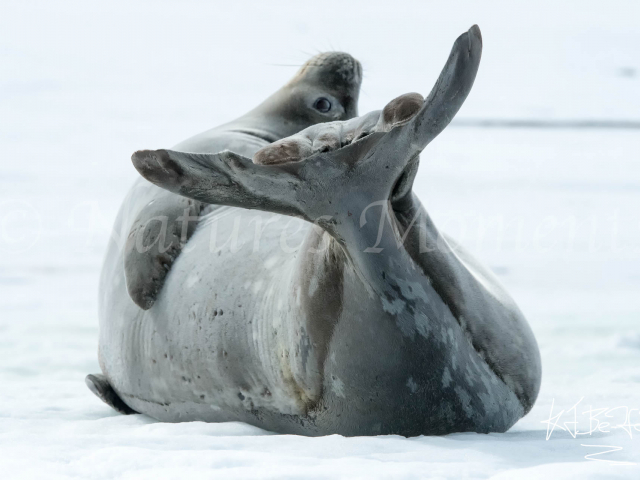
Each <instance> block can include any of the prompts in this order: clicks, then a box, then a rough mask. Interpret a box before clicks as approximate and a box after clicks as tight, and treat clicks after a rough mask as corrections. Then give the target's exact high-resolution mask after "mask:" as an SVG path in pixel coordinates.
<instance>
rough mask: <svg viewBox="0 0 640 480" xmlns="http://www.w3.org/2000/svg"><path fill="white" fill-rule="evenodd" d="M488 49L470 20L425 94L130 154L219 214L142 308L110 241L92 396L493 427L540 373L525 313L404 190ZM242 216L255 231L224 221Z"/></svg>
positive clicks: (346, 419) (428, 427) (162, 182)
mask: <svg viewBox="0 0 640 480" xmlns="http://www.w3.org/2000/svg"><path fill="white" fill-rule="evenodd" d="M481 49H482V40H481V36H480V30H479V29H478V27H477V26H474V27H472V28H471V29H470V30H469V31H468V32H466V33H464V34H463V35H461V36H460V37H459V38H458V39H457V40H456V42H455V44H454V46H453V50H452V52H451V54H450V56H449V59H448V61H447V63H446V65H445V67H444V69H443V71H442V73H441V74H440V77H439V78H438V80H437V82H436V85H435V87H434V88H433V90H432V91H431V93H430V95H429V96H428V97H427V98H426V100H425V99H423V98H422V96H421V95H419V94H407V95H403V96H401V97H398V98H396V99H395V100H392V101H391V102H390V103H389V104H387V105H386V106H385V108H384V109H383V110H382V111H377V112H371V113H369V114H367V115H364V116H362V117H359V118H354V119H351V120H348V121H345V122H342V121H338V122H331V123H325V124H319V125H314V126H311V127H309V128H307V129H305V130H303V131H301V132H299V133H297V134H295V135H293V136H291V137H289V138H285V139H282V140H279V141H276V142H274V143H272V144H270V145H267V146H265V147H264V148H262V149H260V150H259V151H257V152H254V155H253V161H252V160H250V159H249V158H246V157H245V156H244V155H243V154H238V153H233V152H229V151H225V152H221V153H216V154H206V153H205V154H198V153H185V152H178V151H171V150H157V151H140V152H136V153H135V154H134V155H133V157H132V161H133V163H134V166H135V167H136V169H137V170H138V171H139V172H140V173H141V175H142V176H143V177H144V178H146V179H147V180H149V181H151V182H152V183H154V184H155V185H158V186H159V187H162V188H164V189H166V190H168V191H170V192H173V193H176V194H179V195H181V196H184V197H186V198H190V199H192V200H194V201H197V202H202V203H205V204H215V205H224V207H219V208H217V209H215V210H213V211H211V212H209V213H207V212H204V211H203V213H202V214H201V219H200V221H199V222H198V224H197V227H195V228H194V232H193V233H192V235H191V237H190V239H189V241H188V243H187V245H186V247H185V248H184V249H183V252H182V253H181V254H180V256H178V257H176V259H175V261H174V264H173V266H172V268H171V270H170V272H169V273H168V274H167V276H166V279H165V284H164V286H163V287H162V289H161V290H160V291H159V293H158V295H157V298H156V301H155V303H154V305H153V306H152V307H151V308H149V309H148V310H142V309H141V308H139V307H138V306H137V305H136V304H135V303H134V302H133V301H132V300H131V299H130V298H129V295H128V292H127V288H126V286H125V279H124V277H125V272H124V267H123V255H124V252H123V250H122V249H120V250H119V249H118V248H117V247H116V246H113V245H112V246H111V249H110V251H109V254H108V256H107V259H106V263H105V267H104V271H103V274H102V280H101V292H100V302H101V309H100V347H99V358H100V364H101V368H102V371H103V375H99V376H89V377H88V384H89V386H90V387H91V388H92V390H94V392H96V393H97V394H98V395H99V396H100V397H101V398H102V399H103V400H105V401H106V402H107V403H109V404H110V405H112V406H113V407H114V408H116V409H118V410H119V411H122V412H124V413H130V412H133V411H135V412H141V413H145V414H147V415H150V416H151V417H154V418H156V419H159V420H162V421H170V422H181V421H208V422H223V421H243V422H247V423H250V424H253V425H256V426H259V427H262V428H265V429H268V430H272V431H276V432H283V433H295V434H303V435H325V434H334V433H337V434H342V435H377V434H400V435H405V436H412V435H420V434H445V433H451V432H460V431H474V432H503V431H506V430H507V429H508V428H509V427H511V426H512V425H513V424H514V423H515V422H516V421H517V420H518V419H519V418H521V417H522V416H523V415H525V414H526V413H527V412H528V411H529V410H530V409H531V407H532V406H533V403H534V402H535V400H536V397H537V394H538V390H539V386H540V375H541V367H540V356H539V352H538V347H537V344H536V341H535V338H534V337H533V334H532V332H531V330H530V328H529V326H528V324H527V322H526V320H525V319H524V317H523V316H522V314H521V313H520V311H519V310H518V308H517V306H516V305H515V304H514V302H513V300H511V298H510V297H509V295H508V294H507V293H506V292H505V290H504V289H503V287H502V286H501V285H500V284H499V283H498V281H497V280H496V278H495V277H494V276H493V275H492V274H491V273H490V272H489V271H488V269H486V268H485V267H483V266H482V265H480V264H479V263H478V262H477V261H476V260H474V259H473V257H472V256H471V255H470V254H469V253H467V252H466V251H464V250H463V249H461V248H460V247H458V246H454V245H455V244H454V243H452V241H451V240H450V239H448V238H447V237H445V236H443V235H442V234H441V233H440V232H439V230H438V229H437V227H436V226H435V225H434V223H433V222H432V221H431V219H430V218H429V215H428V214H427V212H426V211H425V210H424V208H423V207H422V205H421V204H420V201H419V200H418V198H417V197H416V196H415V194H414V193H413V192H412V185H413V179H414V177H415V174H416V172H417V169H418V161H419V157H418V155H419V154H420V152H421V151H422V150H423V149H424V148H425V147H426V145H427V144H428V143H429V142H430V141H431V140H433V139H434V138H435V137H436V136H437V135H438V134H439V133H440V132H441V131H442V130H443V129H444V128H445V127H446V126H447V125H448V124H449V122H450V121H451V119H452V118H453V117H454V115H455V114H456V113H457V111H458V110H459V108H460V107H461V105H462V103H463V102H464V100H465V99H466V97H467V95H468V93H469V91H470V89H471V87H472V85H473V81H474V79H475V76H476V72H477V69H478V66H479V62H480V54H481ZM129 202H132V201H131V200H129ZM136 205H137V203H136ZM130 208H133V207H132V206H131V205H130V204H127V203H125V206H124V207H123V211H124V210H127V209H130ZM136 208H139V207H136ZM247 209H251V210H247ZM249 214H250V215H251V216H250V217H247V218H251V220H250V221H253V222H254V224H253V226H254V227H255V225H260V228H257V227H255V228H249V227H248V226H247V225H248V224H242V222H241V221H236V220H233V218H234V217H235V218H239V217H240V216H242V215H245V216H248V215H249ZM281 220H282V222H281ZM241 226H242V227H243V228H240V227H241ZM272 227H273V228H272ZM285 231H286V232H287V234H286V235H284V233H283V232H285ZM220 232H224V233H225V234H226V237H227V243H225V246H224V248H221V247H219V245H218V244H217V240H216V239H217V236H216V234H218V233H220ZM256 232H258V233H259V234H260V235H257V233H256ZM213 240H216V241H215V242H214V241H213ZM214 244H215V245H214ZM292 245H297V246H298V248H292ZM227 247H228V248H227Z"/></svg>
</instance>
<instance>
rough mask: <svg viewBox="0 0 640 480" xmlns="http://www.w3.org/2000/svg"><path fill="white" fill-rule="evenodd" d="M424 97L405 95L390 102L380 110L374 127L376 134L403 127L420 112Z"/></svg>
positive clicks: (412, 94)
mask: <svg viewBox="0 0 640 480" xmlns="http://www.w3.org/2000/svg"><path fill="white" fill-rule="evenodd" d="M423 105H424V97H423V96H422V95H420V94H419V93H405V94H404V95H400V96H399V97H397V98H394V99H393V100H391V101H390V102H389V103H387V105H386V106H385V107H384V108H383V109H382V114H381V115H380V120H379V121H378V125H377V126H376V131H378V132H390V131H391V130H392V129H393V128H395V127H399V126H400V125H405V124H406V123H408V122H409V120H411V119H412V118H413V117H415V116H416V114H417V113H418V112H419V111H420V109H421V108H422V106H423Z"/></svg>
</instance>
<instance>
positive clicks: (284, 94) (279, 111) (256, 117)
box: [225, 85, 311, 143]
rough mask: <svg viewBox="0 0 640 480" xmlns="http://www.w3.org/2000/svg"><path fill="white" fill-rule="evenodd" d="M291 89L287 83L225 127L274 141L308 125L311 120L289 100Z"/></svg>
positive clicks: (270, 141)
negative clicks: (304, 116) (302, 114)
mask: <svg viewBox="0 0 640 480" xmlns="http://www.w3.org/2000/svg"><path fill="white" fill-rule="evenodd" d="M289 90H290V88H289V86H288V85H285V86H284V87H283V88H281V89H280V90H278V91H277V92H275V93H274V94H273V95H271V96H270V97H269V98H267V99H266V100H265V101H264V102H262V103H261V104H260V105H258V106H257V107H255V108H254V109H252V110H251V111H249V112H247V113H245V114H244V115H242V116H241V117H239V118H237V119H235V120H233V121H231V122H230V123H228V124H226V125H225V129H232V130H237V131H242V132H244V133H248V134H249V135H253V136H256V137H258V138H262V139H264V140H266V141H267V142H269V143H272V142H275V141H276V140H280V139H281V138H285V137H289V136H291V135H294V134H296V133H298V132H299V131H300V130H303V129H304V128H306V127H308V126H309V125H310V124H311V121H310V120H309V119H306V118H303V116H301V114H300V112H299V111H296V110H295V109H294V108H293V105H292V103H291V102H293V100H289V101H287V98H288V97H290V96H291V92H290V91H289Z"/></svg>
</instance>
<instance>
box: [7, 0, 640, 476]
mask: <svg viewBox="0 0 640 480" xmlns="http://www.w3.org/2000/svg"><path fill="white" fill-rule="evenodd" d="M479 3H480V2H472V1H468V2H424V1H416V2H404V1H399V0H395V1H393V2H391V1H387V2H373V1H367V2H345V1H322V2H313V3H307V2H299V1H288V2H278V1H269V2H260V3H255V4H249V3H246V2H240V1H235V2H229V3H228V2H220V3H215V2H205V1H203V2H175V3H169V2H163V1H162V2H148V3H142V2H130V1H126V2H125V1H121V0H118V1H115V0H111V1H109V2H98V3H96V2H70V1H64V2H44V1H43V2H37V1H32V2H11V1H3V2H2V4H1V5H0V162H2V163H1V166H0V205H2V213H1V214H0V478H70V477H83V478H220V477H224V478H247V477H261V478H276V477H277V478H282V477H290V478H299V477H303V478H317V477H320V478H324V477H330V476H340V477H345V478H347V477H349V478H350V477H355V478H358V477H361V478H371V477H385V478H387V477H407V478H464V477H472V478H487V477H495V478H508V479H512V478H640V477H639V476H640V466H639V465H640V426H638V427H634V426H630V424H640V412H639V411H638V409H640V326H639V323H638V321H639V320H640V294H639V293H638V292H640V155H639V152H640V131H639V130H637V129H636V130H634V129H626V130H616V129H501V128H492V129H488V128H484V129H483V128H470V127H462V126H461V123H458V127H456V126H455V124H454V125H452V126H451V127H450V128H449V129H447V130H446V131H445V132H444V133H443V134H442V135H441V136H440V137H439V138H438V139H437V140H436V141H435V142H434V143H433V144H432V145H430V146H429V147H428V149H427V150H426V151H425V153H424V154H423V157H422V158H423V161H422V166H421V170H420V173H419V177H418V179H417V182H416V190H417V192H418V194H419V196H420V197H421V198H422V200H423V203H424V204H425V206H426V207H427V209H428V210H429V212H430V213H431V214H432V216H433V217H434V219H435V221H436V222H437V223H438V225H439V226H440V227H441V228H442V229H443V230H445V231H447V232H448V233H450V234H451V235H452V236H454V237H455V238H457V239H458V240H459V241H460V242H461V243H463V244H464V245H465V246H466V247H467V248H469V249H470V250H471V251H472V252H474V253H475V254H476V255H477V256H478V257H479V258H481V259H482V260H483V261H485V262H486V263H488V264H489V265H490V266H491V268H492V269H493V270H494V271H495V272H496V273H497V274H498V275H499V276H500V278H501V280H502V281H503V282H504V283H505V284H506V286H507V287H508V289H509V291H510V292H511V293H512V294H513V296H514V297H515V299H516V300H517V301H518V303H519V305H520V306H521V308H522V310H523V311H524V312H525V315H526V316H527V318H528V319H529V321H530V323H531V325H532V328H533V330H534V332H535V334H536V337H537V339H538V342H539V345H540V349H541V353H542V362H543V381H542V389H541V392H540V396H539V398H538V401H537V404H536V406H535V407H534V409H533V410H532V411H531V413H530V414H529V415H528V416H526V417H525V418H524V419H522V420H521V421H520V422H519V423H518V424H516V425H515V426H514V427H513V428H512V429H511V430H510V431H509V432H508V433H506V434H491V435H477V434H456V435H448V436H445V437H419V438H410V439H405V438H402V437H395V436H390V437H370V438H343V437H340V436H329V437H323V438H305V437H297V436H290V435H289V436H287V435H274V434H272V433H270V432H265V431H262V430H260V429H257V428H254V427H251V426H248V425H244V424H236V423H231V424H204V423H187V424H162V423H158V422H155V421H154V420H152V419H150V418H148V417H145V416H141V415H135V416H121V415H118V414H117V413H115V412H114V411H112V410H110V409H109V408H108V407H107V406H106V405H104V404H102V403H101V402H100V401H98V400H97V399H96V398H95V397H94V396H93V395H92V394H91V393H90V392H89V390H88V389H87V388H86V387H85V385H84V382H83V377H84V376H85V374H87V373H93V372H98V371H99V367H98V365H97V360H96V347H97V283H98V274H99V269H100V264H101V261H102V255H103V253H104V251H105V246H106V243H107V241H108V238H109V235H110V229H111V225H112V222H113V219H114V217H115V213H116V210H117V208H118V207H119V205H120V202H121V201H122V199H123V197H124V195H125V192H126V191H127V189H128V187H129V185H130V184H131V183H132V182H133V180H134V179H135V178H136V173H135V171H134V170H133V168H132V167H131V164H130V162H129V160H128V159H129V156H130V155H131V153H132V152H133V151H135V150H137V149H140V148H161V147H169V146H171V145H173V144H175V143H177V142H178V141H180V140H182V139H184V138H186V137H187V136H189V135H191V134H194V133H197V132H200V131H202V130H205V129H207V128H210V127H212V126H215V125H217V124H219V123H221V122H223V121H225V120H229V119H231V118H233V117H235V116H237V115H238V114H240V113H242V112H244V111H246V110H248V109H249V108H250V107H252V106H254V105H255V104H256V103H258V102H259V101H260V100H261V99H263V98H264V97H265V96H266V95H267V94H269V93H270V92H272V91H273V90H275V89H277V88H278V87H279V86H280V85H281V84H282V83H283V82H284V81H285V80H287V79H288V78H289V77H290V76H291V75H292V74H293V72H294V71H295V69H296V67H294V66H286V65H299V64H301V63H302V62H303V61H304V60H305V59H306V58H308V56H309V55H311V54H313V53H315V52H316V51H318V50H327V49H342V50H345V51H349V52H350V53H352V54H353V55H354V56H356V57H357V58H359V59H360V60H361V61H362V63H363V64H364V68H365V82H364V85H363V94H362V97H361V102H360V106H361V112H366V111H369V110H371V109H375V108H380V107H381V106H383V105H384V104H385V103H386V101H388V100H389V99H391V98H393V97H394V96H396V95H398V94H401V93H405V92H407V91H416V90H418V91H421V92H422V93H427V92H428V91H429V89H430V88H431V85H432V83H433V81H434V80H435V78H436V76H437V74H438V72H439V70H440V68H441V67H442V65H443V64H444V61H445V60H446V58H447V55H448V52H449V49H450V47H451V44H452V43H453V40H454V39H455V37H456V36H457V35H458V34H460V33H462V32H463V31H465V30H466V29H467V28H468V27H469V26H470V25H472V24H473V23H478V24H479V25H480V27H481V28H482V31H483V37H484V47H485V49H484V53H483V61H482V64H481V67H480V73H479V76H478V80H477V82H476V85H475V87H474V90H473V92H472V93H471V96H470V98H469V100H468V101H467V103H466V104H465V106H464V107H463V109H462V110H461V112H460V115H459V118H460V119H467V120H473V119H487V118H488V119H534V120H559V121H562V120H626V121H636V122H637V121H640V50H639V49H638V45H640V29H639V28H638V19H640V3H639V2H637V1H633V0H630V1H607V2H587V1H580V2H543V1H536V2H526V4H525V2H519V3H518V4H516V3H515V2H506V1H505V2H492V3H488V2H482V5H481V6H480V5H478V4H479ZM283 65H285V66H283ZM501 225H502V226H501ZM577 402H580V403H579V404H578V405H577V407H575V408H574V409H573V410H571V408H572V407H573V406H574V405H575V404H576V403H577ZM552 407H553V415H554V416H555V415H557V414H558V413H560V412H562V411H564V413H562V416H561V417H559V421H558V426H557V427H556V428H555V430H553V431H552V432H551V434H550V436H549V435H548V429H547V424H546V423H544V422H545V421H547V420H549V417H550V411H551V408H552ZM590 407H592V414H591V415H592V416H593V417H595V418H592V419H591V428H590V418H589V413H586V414H585V413H584V412H585V411H587V410H589V408H590ZM625 407H626V408H628V409H636V410H634V411H631V412H630V414H629V415H627V413H629V412H625ZM614 408H617V409H616V410H613V409H614ZM601 409H609V410H607V411H603V410H601ZM574 414H575V418H574ZM598 415H599V416H598ZM605 415H607V416H608V417H610V418H605ZM627 418H628V421H627V422H626V423H627V426H626V427H625V419H627ZM598 420H599V421H600V422H601V423H598ZM565 422H567V423H565ZM569 422H577V423H569ZM604 422H608V423H609V425H608V426H606V425H605V424H604ZM576 426H577V429H578V431H579V432H582V433H584V434H583V435H576V436H575V438H574V436H573V435H572V433H574V432H575V428H576ZM561 427H562V428H564V430H562V429H561ZM615 427H619V428H615ZM623 427H624V428H623ZM590 430H591V432H590ZM584 445H595V446H584ZM614 447H620V448H621V449H618V450H617V451H612V452H611V453H607V454H603V455H600V456H594V457H591V459H589V458H585V457H586V456H587V455H589V454H594V453H598V452H601V451H605V450H612V449H614ZM597 460H601V461H597ZM604 460H606V461H604ZM611 462H628V463H635V464H618V463H611Z"/></svg>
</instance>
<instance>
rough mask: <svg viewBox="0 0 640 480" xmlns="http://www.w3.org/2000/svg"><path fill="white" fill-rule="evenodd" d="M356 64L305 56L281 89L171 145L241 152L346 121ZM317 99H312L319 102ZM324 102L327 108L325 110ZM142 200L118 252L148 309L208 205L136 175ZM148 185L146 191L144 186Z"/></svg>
mask: <svg viewBox="0 0 640 480" xmlns="http://www.w3.org/2000/svg"><path fill="white" fill-rule="evenodd" d="M361 82H362V67H361V66H360V64H359V63H358V61H357V60H355V59H354V58H353V57H352V56H351V55H349V54H346V53H342V52H327V53H321V54H319V55H316V56H315V57H313V58H311V59H310V60H309V61H307V62H306V63H305V64H304V65H303V66H302V68H300V70H299V71H298V72H297V73H296V75H295V76H294V77H293V78H292V79H291V80H290V81H289V82H288V83H287V84H286V85H284V86H283V87H282V88H281V89H280V90H278V91H277V92H275V93H274V94H273V95H271V96H270V97H269V98H267V99H266V100H265V101H264V102H262V103H261V104H260V105H258V106H257V107H256V108H254V109H253V110H251V111H250V112H248V113H246V114H245V115H242V116H241V117H239V118H237V119H236V120H233V121H232V122H229V123H226V124H224V125H221V126H219V127H216V128H212V129H211V130H207V131H206V132H203V133H201V134H199V135H196V136H194V137H192V138H189V139H187V140H185V141H183V142H181V143H179V144H178V145H176V146H175V147H173V148H174V149H175V150H178V151H181V152H192V153H217V152H221V151H223V150H230V151H232V152H235V153H238V154H240V155H245V156H249V157H251V156H253V154H254V153H255V152H256V151H257V150H259V149H260V148H262V147H264V146H265V145H267V144H268V143H270V142H273V141H276V140H278V139H281V138H284V137H288V136H290V135H293V134H294V133H297V132H299V131H300V130H302V129H304V128H306V127H308V126H310V125H313V124H316V123H321V122H330V121H336V120H346V119H349V118H353V117H355V116H356V115H357V114H358V110H357V106H358V95H359V92H360V84H361ZM319 100H320V101H321V102H322V103H320V104H319V103H318V101H319ZM327 107H328V109H327ZM133 190H134V192H135V194H134V195H138V196H140V197H143V198H145V199H146V201H147V203H146V204H145V205H143V206H140V205H137V204H135V205H134V204H131V205H128V206H127V209H126V213H127V214H128V215H133V214H134V213H135V215H136V216H135V218H134V219H133V221H132V222H128V219H125V223H127V225H128V227H129V229H128V232H129V233H128V237H127V243H126V246H125V252H124V262H125V278H126V282H127V290H128V291H129V295H130V296H131V298H132V300H133V301H134V302H135V303H136V304H137V305H138V306H139V307H140V308H142V309H144V310H147V309H149V308H151V306H152V305H153V303H154V302H155V300H156V298H157V296H158V293H159V292H160V291H161V290H162V287H163V285H164V281H165V278H166V275H167V272H168V271H169V270H170V269H171V266H172V265H173V262H174V261H175V259H176V258H177V257H178V255H179V254H180V252H181V251H182V248H183V246H184V245H185V243H186V242H187V241H188V240H189V238H191V235H193V232H194V231H195V228H196V226H197V223H196V221H195V220H196V219H197V217H199V216H200V214H201V213H202V210H203V208H205V207H206V203H204V202H199V201H197V200H193V199H190V198H185V197H182V196H180V195H176V194H175V193H172V192H169V191H167V190H163V189H161V188H158V187H156V186H155V185H152V184H150V183H149V182H148V181H146V180H145V179H143V178H140V179H139V180H138V182H137V183H136V184H135V185H134V188H133ZM143 190H149V192H146V191H145V192H143Z"/></svg>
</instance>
